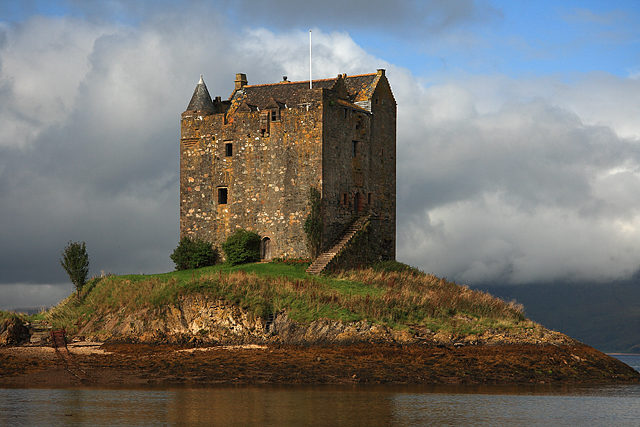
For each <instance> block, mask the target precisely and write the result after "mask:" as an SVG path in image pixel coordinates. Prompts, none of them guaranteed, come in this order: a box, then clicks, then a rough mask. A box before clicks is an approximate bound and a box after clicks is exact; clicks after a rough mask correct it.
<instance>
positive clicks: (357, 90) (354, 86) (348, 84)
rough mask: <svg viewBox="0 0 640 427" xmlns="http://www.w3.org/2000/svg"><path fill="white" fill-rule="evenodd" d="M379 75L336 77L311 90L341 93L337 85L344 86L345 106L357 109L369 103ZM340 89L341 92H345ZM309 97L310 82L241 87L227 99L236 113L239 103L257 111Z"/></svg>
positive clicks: (315, 82)
mask: <svg viewBox="0 0 640 427" xmlns="http://www.w3.org/2000/svg"><path fill="white" fill-rule="evenodd" d="M383 75H384V74H383V73H382V72H378V73H371V74H360V75H356V76H346V75H344V76H343V75H338V77H334V78H331V79H321V80H313V89H329V90H340V85H341V84H342V83H343V84H344V89H346V101H347V102H345V105H351V106H352V107H353V108H358V109H360V108H361V107H359V106H357V105H355V103H357V102H363V101H368V100H370V99H371V96H372V95H373V91H374V90H375V88H376V85H377V83H378V81H379V80H380V77H381V76H383ZM344 89H342V90H344ZM308 95H309V80H306V81H298V82H289V81H286V80H285V81H282V82H279V83H270V84H262V85H244V86H243V87H242V88H240V89H236V90H234V92H233V93H232V94H231V97H230V98H229V99H230V101H231V108H230V110H231V111H233V110H236V109H237V108H238V107H240V106H241V105H242V104H247V105H249V106H250V107H257V108H258V109H267V108H271V107H270V106H271V105H273V103H274V101H275V102H277V103H279V104H288V105H293V104H298V103H301V102H304V101H305V99H307V98H308Z"/></svg>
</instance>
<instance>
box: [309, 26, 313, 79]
mask: <svg viewBox="0 0 640 427" xmlns="http://www.w3.org/2000/svg"><path fill="white" fill-rule="evenodd" d="M312 77H313V76H312V74H311V30H309V89H313V81H312Z"/></svg>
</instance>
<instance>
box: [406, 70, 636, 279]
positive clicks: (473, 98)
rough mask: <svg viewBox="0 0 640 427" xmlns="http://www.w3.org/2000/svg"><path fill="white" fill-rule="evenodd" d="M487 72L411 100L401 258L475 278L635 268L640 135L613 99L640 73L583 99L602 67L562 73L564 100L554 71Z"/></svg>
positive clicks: (616, 272) (582, 274) (612, 274)
mask: <svg viewBox="0 0 640 427" xmlns="http://www.w3.org/2000/svg"><path fill="white" fill-rule="evenodd" d="M481 80H482V81H483V83H486V84H482V85H478V83H479V82H478V81H474V79H473V78H470V79H466V80H460V81H458V82H455V81H449V82H443V83H439V84H436V85H433V86H431V87H428V88H423V90H422V92H421V93H420V94H418V96H414V100H413V101H410V102H409V105H407V104H406V102H407V100H408V98H405V99H404V101H405V105H404V106H403V107H399V111H400V112H399V116H398V117H399V118H398V127H399V148H398V163H399V165H400V164H401V165H402V166H401V167H400V168H399V171H401V173H399V176H398V216H399V220H398V223H399V226H398V228H399V235H398V241H399V248H398V253H399V257H400V258H401V259H405V260H407V261H409V262H410V263H413V264H418V265H421V266H422V267H423V268H425V269H426V270H427V271H433V272H436V273H438V274H443V275H446V276H447V277H449V278H451V279H454V280H458V281H462V282H472V283H478V282H491V281H500V282H503V283H524V282H531V281H550V280H559V279H562V280H587V281H599V280H610V279H612V278H620V277H629V276H630V275H631V274H632V273H633V272H634V271H636V270H637V269H638V265H639V262H638V261H639V260H640V245H638V244H637V243H636V242H638V238H640V228H639V227H638V226H639V225H640V200H638V199H637V198H636V193H637V191H636V188H637V185H638V184H640V168H639V166H640V141H639V139H638V137H637V136H633V134H634V132H635V130H634V127H633V126H634V124H633V123H628V122H627V121H626V120H624V117H625V115H626V111H621V112H620V113H621V114H619V115H617V114H616V110H614V111H611V110H610V109H609V108H610V107H611V105H612V104H611V103H609V102H607V100H608V99H613V98H614V97H615V94H616V93H617V92H619V91H620V87H622V86H624V87H626V88H627V91H633V90H635V85H636V82H634V81H631V80H625V79H616V80H615V81H614V82H613V84H608V85H607V84H605V83H602V84H601V85H600V86H597V85H596V86H597V91H598V94H599V96H601V99H604V100H605V102H602V103H600V104H598V103H596V104H595V105H594V104H593V103H587V105H582V103H581V102H580V99H582V97H581V95H580V93H581V92H584V91H585V90H586V89H589V88H592V87H595V86H594V85H593V78H592V77H591V76H587V77H586V78H585V79H584V80H582V81H580V82H578V83H576V84H575V86H574V87H570V85H567V84H564V83H562V84H561V83H558V82H556V85H557V86H561V87H562V88H563V91H564V95H565V98H564V99H560V98H561V97H560V95H559V93H562V92H553V93H550V94H548V97H543V96H544V95H545V90H538V89H543V88H544V87H545V85H546V83H548V82H544V84H543V82H542V81H535V80H531V81H525V82H522V81H521V82H519V83H520V84H519V85H517V84H516V83H518V82H516V81H508V79H505V78H495V81H494V82H493V83H492V81H491V80H492V79H488V80H487V79H481ZM610 80H611V81H613V80H614V79H613V78H611V79H610ZM496 81H499V82H501V84H500V85H496V84H495V82H496ZM610 83H611V82H610ZM401 85H402V82H401ZM510 85H511V86H512V87H511V88H510V87H509V86H510ZM478 86H480V87H481V89H479V90H476V89H474V88H476V87H478ZM522 86H525V87H524V88H523V87H522ZM526 86H528V87H526ZM396 87H398V85H397V84H396V86H394V89H395V88H396ZM498 87H499V90H498V89H496V88H498ZM398 89H399V90H396V98H397V99H398V100H399V104H400V103H401V102H402V98H403V95H402V92H400V91H403V90H404V89H406V88H403V87H402V86H400V87H399V88H398ZM494 89H495V90H494ZM607 89H609V90H607ZM528 92H530V93H536V94H538V95H539V96H535V97H534V96H529V95H527V93H528ZM452 98H453V99H452ZM576 100H577V101H576ZM560 103H564V104H565V105H566V106H573V107H574V110H576V111H583V112H584V113H583V114H584V116H585V117H587V118H588V119H590V121H591V122H592V123H585V121H583V119H582V118H581V117H580V116H579V115H578V114H577V113H576V112H575V111H571V110H570V109H569V108H568V107H564V106H559V105H557V104H560ZM622 104H625V103H622ZM630 104H631V103H627V105H628V106H630ZM400 105H402V104H400ZM637 107H638V103H637V102H636V104H635V105H634V106H633V108H637ZM618 108H620V106H619V107H618ZM623 108H624V107H623ZM403 109H404V110H408V111H405V113H404V114H403V113H402V110H403ZM598 111H602V113H603V115H602V116H600V117H599V116H598V114H597V112H598ZM608 117H611V118H612V119H611V120H607V118H608ZM607 122H608V123H609V126H605V125H604V123H607ZM621 134H624V135H629V136H621ZM636 135H637V134H636Z"/></svg>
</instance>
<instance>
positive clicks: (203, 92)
mask: <svg viewBox="0 0 640 427" xmlns="http://www.w3.org/2000/svg"><path fill="white" fill-rule="evenodd" d="M186 111H197V112H199V113H202V114H204V115H209V114H214V113H215V112H216V108H215V106H214V105H213V101H211V95H209V90H208V89H207V85H206V84H204V80H203V79H202V74H200V81H199V82H198V85H197V86H196V88H195V90H194V91H193V96H192V97H191V101H190V102H189V105H188V106H187V110H186Z"/></svg>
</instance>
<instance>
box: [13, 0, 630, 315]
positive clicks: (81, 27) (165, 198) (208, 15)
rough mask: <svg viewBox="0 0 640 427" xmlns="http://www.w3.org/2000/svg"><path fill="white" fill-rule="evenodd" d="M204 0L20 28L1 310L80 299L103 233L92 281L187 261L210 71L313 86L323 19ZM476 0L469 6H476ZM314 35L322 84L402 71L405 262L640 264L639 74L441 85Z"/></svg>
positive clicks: (467, 269) (566, 273) (484, 276)
mask: <svg viewBox="0 0 640 427" xmlns="http://www.w3.org/2000/svg"><path fill="white" fill-rule="evenodd" d="M416 4H417V3H416ZM430 4H431V3H429V4H428V5H430ZM193 5H194V6H193V7H192V8H186V9H185V10H184V11H182V12H181V13H174V14H169V13H166V12H159V13H154V14H152V15H150V16H149V17H147V18H146V19H145V20H144V21H142V22H141V23H140V24H139V25H136V26H129V25H124V24H122V23H119V24H109V23H103V24H100V23H96V22H95V21H94V22H92V23H88V21H86V20H83V19H79V18H43V17H38V18H33V19H30V20H26V21H24V22H20V23H16V24H10V25H9V24H6V25H4V27H3V30H2V31H4V34H5V37H6V41H5V43H4V44H0V64H1V65H2V67H1V68H0V127H1V128H2V129H3V133H2V134H1V135H0V218H2V223H1V224H0V241H1V242H2V245H0V308H2V307H13V306H17V305H25V303H24V302H23V301H24V300H25V299H28V298H27V296H28V295H32V294H33V292H35V291H34V290H36V289H37V290H39V291H38V292H41V293H40V294H39V295H47V298H50V300H49V303H48V304H51V303H53V302H55V301H54V299H55V298H59V295H60V292H59V291H58V290H59V289H65V290H68V288H69V285H68V284H64V283H66V282H67V278H66V277H65V275H64V272H63V271H62V268H61V267H60V266H59V264H58V259H59V256H60V251H61V250H62V249H63V247H64V245H65V244H66V242H67V241H69V240H84V241H86V242H87V247H88V250H89V255H90V257H91V268H92V271H91V274H100V272H101V271H104V272H110V273H116V274H118V273H140V272H142V273H152V272H161V271H167V270H170V269H171V267H172V266H171V263H170V260H169V257H168V256H169V254H170V252H171V251H172V249H173V248H174V247H175V245H176V243H177V237H178V136H179V115H180V113H181V112H182V111H183V110H184V108H185V107H186V105H187V103H188V101H189V98H190V96H191V93H192V91H193V88H194V86H195V84H196V82H197V80H198V77H199V75H200V74H201V73H203V74H204V76H205V81H206V83H207V85H208V87H209V91H210V93H211V94H212V95H214V96H215V95H221V96H223V97H226V96H228V94H229V93H230V91H231V88H232V86H233V79H234V74H235V73H236V72H246V73H247V74H248V78H249V81H250V82H251V83H263V82H270V81H274V80H279V79H280V77H281V76H282V75H288V76H289V78H290V79H291V80H297V79H305V78H306V77H307V75H308V74H307V73H308V70H307V59H306V58H307V56H306V55H307V44H306V39H307V34H306V32H305V31H304V30H292V31H287V32H280V33H277V32H273V31H269V30H266V29H250V30H238V29H237V28H236V27H232V26H231V24H228V23H225V22H226V21H225V20H224V19H222V18H221V15H219V14H217V13H216V12H215V11H214V10H211V9H207V8H206V7H204V6H202V4H200V3H194V4H193ZM240 5H242V3H241V4H240ZM403 5H404V4H403ZM403 5H401V6H400V7H401V8H402V7H408V6H406V5H404V6H403ZM465 5H466V6H465ZM470 5H471V6H473V7H475V5H474V4H472V3H464V2H463V3H455V6H459V7H461V8H462V9H461V11H460V12H459V13H460V14H462V15H464V13H466V12H464V10H466V9H465V7H471V6H470ZM238 7H239V6H238ZM305 7H306V6H305ZM345 7H347V9H348V8H350V7H352V6H350V5H348V4H345ZM411 7H414V8H415V7H418V6H415V5H414V6H411ZM446 7H448V6H443V8H446ZM447 10H448V9H447ZM274 13H275V12H274ZM291 13H298V12H291ZM322 13H325V14H329V12H322ZM332 13H336V14H337V12H332ZM393 13H408V12H406V11H405V12H402V11H400V12H393ZM462 15H461V16H462ZM327 16H329V15H327ZM331 16H333V15H331ZM451 16H457V15H455V13H454V12H451ZM326 19H329V18H326ZM452 19H453V18H452ZM456 19H458V18H456ZM458 21H460V20H459V19H458ZM314 39H315V42H314V43H315V45H316V48H315V49H314V51H315V52H316V54H314V70H315V71H314V73H315V74H314V75H316V76H322V77H326V76H334V75H336V74H337V73H343V72H346V73H348V74H356V73H362V72H371V71H372V70H375V69H376V68H387V74H388V76H389V79H390V80H391V84H392V87H393V90H394V93H395V96H396V99H397V101H398V106H399V107H398V108H399V110H398V255H399V258H400V259H401V260H403V261H406V262H410V263H412V264H415V265H417V266H419V267H421V268H423V269H425V270H427V271H432V272H434V273H437V274H440V275H444V276H447V277H449V278H451V279H455V280H459V281H471V282H476V281H477V282H485V283H486V282H490V281H492V280H500V281H501V282H502V283H519V282H525V281H531V280H539V281H543V280H549V279H553V278H569V277H571V278H580V277H585V276H589V277H590V278H591V279H594V278H595V279H606V278H609V277H622V276H625V275H630V274H631V273H632V272H633V271H634V270H636V269H637V265H638V262H637V260H638V259H639V258H640V221H639V220H638V218H640V212H639V210H640V199H639V198H638V197H636V189H637V188H639V187H640V186H639V184H640V174H639V173H640V154H639V152H638V146H639V145H638V140H637V135H639V134H640V129H639V128H638V125H637V120H635V118H634V117H635V116H634V114H633V111H637V109H638V102H639V101H638V99H640V98H639V97H633V96H627V97H624V96H622V95H624V94H634V93H639V91H640V86H639V84H640V83H639V82H638V81H636V80H633V79H621V78H617V77H612V76H608V75H598V76H588V77H586V78H585V79H582V80H578V81H576V82H574V83H571V84H568V83H564V82H561V81H559V80H555V79H549V78H547V79H545V80H539V81H538V80H534V79H520V80H516V79H514V80H509V79H505V78H503V77H500V76H489V77H486V76H485V77H473V76H462V77H451V78H448V79H446V78H442V77H441V76H433V81H432V83H430V84H429V85H425V84H424V83H421V82H420V81H418V80H417V78H416V76H414V75H412V74H410V73H409V72H408V71H407V70H404V69H401V68H398V67H395V66H393V65H391V64H385V63H384V62H383V61H381V60H379V59H378V58H375V57H373V56H372V55H370V54H369V53H368V52H366V51H365V50H363V49H362V48H361V47H360V46H358V45H357V44H356V43H355V42H354V41H353V40H352V38H351V37H350V36H349V35H348V34H346V33H341V32H336V33H327V32H322V31H318V32H317V34H316V35H315V36H314ZM621 96H622V97H621ZM593 97H595V98H596V99H597V100H598V102H594V98H593ZM617 99H618V100H619V102H618V103H616V100H617ZM56 284H57V285H56ZM25 295H27V296H25ZM43 298H44V297H43ZM39 304H41V302H38V303H37V304H36V303H34V305H39Z"/></svg>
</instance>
